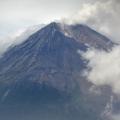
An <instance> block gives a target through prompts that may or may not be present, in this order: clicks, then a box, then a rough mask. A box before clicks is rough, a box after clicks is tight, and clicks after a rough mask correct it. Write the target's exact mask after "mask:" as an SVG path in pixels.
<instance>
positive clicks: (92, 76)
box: [82, 46, 120, 95]
mask: <svg viewBox="0 0 120 120" xmlns="http://www.w3.org/2000/svg"><path fill="white" fill-rule="evenodd" d="M82 55H83V57H84V59H86V60H88V61H89V62H88V65H87V66H88V69H87V70H85V71H84V74H85V76H87V78H88V80H89V81H91V82H92V83H94V84H95V85H97V86H101V85H109V86H111V87H112V90H113V92H114V93H115V94H117V95H120V46H117V47H114V48H113V49H112V50H111V51H110V52H105V51H99V50H96V49H91V50H88V51H87V52H86V53H83V54H82Z"/></svg>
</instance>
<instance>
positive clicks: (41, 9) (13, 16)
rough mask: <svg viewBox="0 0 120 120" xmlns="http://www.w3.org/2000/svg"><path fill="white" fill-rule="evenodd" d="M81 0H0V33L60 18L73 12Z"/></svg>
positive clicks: (3, 34) (5, 33) (4, 33)
mask: <svg viewBox="0 0 120 120" xmlns="http://www.w3.org/2000/svg"><path fill="white" fill-rule="evenodd" d="M80 4H82V1H81V0H0V29H1V30H0V35H1V36H5V35H7V34H8V33H12V32H14V31H16V30H18V29H22V28H26V27H28V26H32V25H37V24H44V23H49V22H51V21H55V20H60V19H61V18H63V17H67V16H69V15H70V14H73V13H75V12H76V11H77V10H78V9H79V7H80Z"/></svg>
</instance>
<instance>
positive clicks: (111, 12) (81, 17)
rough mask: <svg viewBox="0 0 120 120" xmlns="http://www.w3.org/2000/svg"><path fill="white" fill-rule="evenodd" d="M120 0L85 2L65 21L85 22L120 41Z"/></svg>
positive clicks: (71, 22)
mask: <svg viewBox="0 0 120 120" xmlns="http://www.w3.org/2000/svg"><path fill="white" fill-rule="evenodd" d="M119 20H120V1H119V0H99V1H98V0H92V2H91V1H88V2H85V3H83V4H82V5H81V6H80V9H79V10H78V11H77V12H76V13H74V14H73V15H72V16H70V18H68V19H64V22H67V23H68V22H69V23H70V24H74V23H83V24H87V25H88V26H90V27H92V28H94V29H96V30H97V31H99V32H101V33H103V34H105V35H106V36H108V37H110V38H111V39H112V40H114V41H116V42H120V41H119V38H120V21H119Z"/></svg>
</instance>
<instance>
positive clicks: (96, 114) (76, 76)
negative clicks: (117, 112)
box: [0, 22, 113, 120]
mask: <svg viewBox="0 0 120 120" xmlns="http://www.w3.org/2000/svg"><path fill="white" fill-rule="evenodd" d="M112 46H113V42H111V41H110V40H109V39H108V38H106V37H105V36H103V35H101V34H99V33H97V32H96V31H94V30H92V29H91V28H89V27H87V26H85V25H65V24H64V25H63V24H61V23H55V22H53V23H50V24H49V25H47V26H45V27H44V28H42V29H40V30H38V31H37V32H35V33H34V34H32V35H31V36H30V37H29V38H28V39H26V40H25V41H24V42H22V43H21V44H19V45H16V46H14V47H12V48H10V49H9V50H8V51H7V52H6V53H5V54H4V55H3V57H2V58H0V100H1V101H0V113H1V115H0V117H1V119H2V120H9V118H11V119H12V120H33V119H34V120H40V119H42V120H61V119H62V120H73V119H75V120H80V119H82V120H102V119H103V116H101V114H102V112H103V111H104V110H105V106H106V105H107V103H108V102H109V100H110V96H109V94H110V90H109V88H106V87H105V88H102V90H103V91H104V90H106V92H103V93H102V94H101V95H98V94H93V93H91V92H90V90H89V89H90V88H91V87H92V86H93V84H92V83H90V82H88V81H87V79H86V78H84V77H83V76H82V71H83V70H84V69H85V68H86V62H85V61H84V60H83V59H82V56H81V55H80V54H79V53H78V52H77V51H78V50H80V51H83V52H85V51H87V49H88V48H89V47H94V48H97V49H102V50H108V49H110V48H111V47H112ZM102 98H104V99H102ZM95 106H96V107H95ZM5 114H8V116H5ZM103 120H104V119H103Z"/></svg>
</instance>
